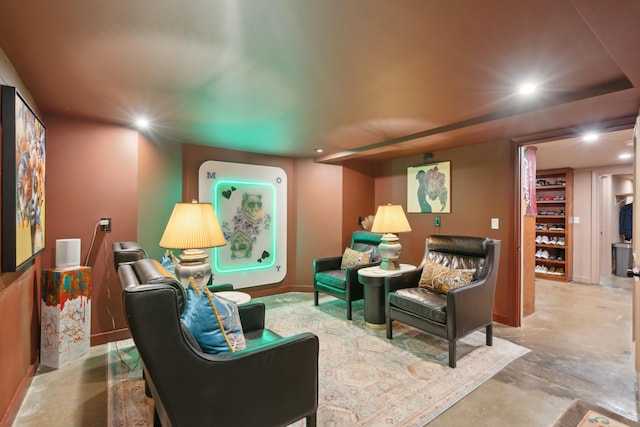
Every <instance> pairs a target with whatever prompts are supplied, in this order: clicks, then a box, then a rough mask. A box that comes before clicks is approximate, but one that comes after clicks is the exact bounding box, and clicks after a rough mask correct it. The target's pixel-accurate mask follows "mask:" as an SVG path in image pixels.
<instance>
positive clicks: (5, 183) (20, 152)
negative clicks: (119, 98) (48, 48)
mask: <svg viewBox="0 0 640 427" xmlns="http://www.w3.org/2000/svg"><path fill="white" fill-rule="evenodd" d="M1 119H2V271H3V272H8V271H16V270H17V269H19V268H20V267H21V266H23V265H25V264H26V263H27V262H28V261H30V260H31V259H32V258H33V257H35V256H36V255H37V254H39V253H40V252H42V251H43V250H44V242H45V160H46V155H45V136H46V132H45V127H44V125H43V124H42V122H41V121H40V119H38V116H36V114H35V113H34V112H33V110H32V109H31V108H30V107H29V105H28V104H27V103H26V101H25V100H24V99H23V98H22V97H21V96H20V94H19V93H18V92H17V91H16V88H15V87H11V86H2V115H1Z"/></svg>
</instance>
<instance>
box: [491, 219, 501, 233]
mask: <svg viewBox="0 0 640 427" xmlns="http://www.w3.org/2000/svg"><path fill="white" fill-rule="evenodd" d="M491 229H492V230H498V229H500V219H499V218H491Z"/></svg>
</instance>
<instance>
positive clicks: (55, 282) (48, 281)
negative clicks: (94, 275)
mask: <svg viewBox="0 0 640 427" xmlns="http://www.w3.org/2000/svg"><path fill="white" fill-rule="evenodd" d="M40 307H41V317H40V323H41V329H40V363H42V364H44V365H46V366H50V367H52V368H56V369H57V368H62V367H63V366H66V365H68V364H69V363H71V362H73V361H75V360H77V359H78V358H80V357H81V356H83V355H85V354H86V353H88V352H89V347H90V334H91V267H76V268H72V269H59V270H58V269H55V270H54V269H47V270H42V296H41V300H40Z"/></svg>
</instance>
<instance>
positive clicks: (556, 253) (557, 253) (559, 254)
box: [553, 249, 564, 261]
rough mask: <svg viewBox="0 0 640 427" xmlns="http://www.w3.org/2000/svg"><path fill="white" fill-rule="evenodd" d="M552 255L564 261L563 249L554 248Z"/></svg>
mask: <svg viewBox="0 0 640 427" xmlns="http://www.w3.org/2000/svg"><path fill="white" fill-rule="evenodd" d="M553 255H554V256H555V258H556V259H557V260H558V261H564V249H554V250H553Z"/></svg>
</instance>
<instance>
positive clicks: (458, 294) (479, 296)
mask: <svg viewBox="0 0 640 427" xmlns="http://www.w3.org/2000/svg"><path fill="white" fill-rule="evenodd" d="M493 298H494V292H493V289H492V287H491V286H489V284H488V283H487V280H486V279H482V280H478V281H476V282H472V283H470V284H469V285H467V286H462V287H460V288H454V289H451V290H449V292H447V307H448V309H447V316H455V317H454V318H453V319H452V320H451V321H449V320H447V323H448V324H450V325H455V326H456V330H455V331H454V336H455V337H461V336H464V335H466V334H467V333H469V332H470V331H473V330H475V329H478V327H480V326H482V325H484V324H487V323H490V322H491V321H492V320H493V319H492V318H493V315H492V314H493Z"/></svg>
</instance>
